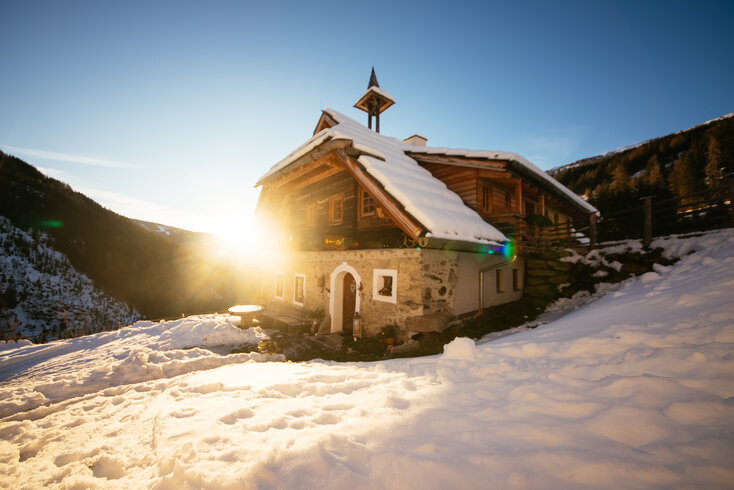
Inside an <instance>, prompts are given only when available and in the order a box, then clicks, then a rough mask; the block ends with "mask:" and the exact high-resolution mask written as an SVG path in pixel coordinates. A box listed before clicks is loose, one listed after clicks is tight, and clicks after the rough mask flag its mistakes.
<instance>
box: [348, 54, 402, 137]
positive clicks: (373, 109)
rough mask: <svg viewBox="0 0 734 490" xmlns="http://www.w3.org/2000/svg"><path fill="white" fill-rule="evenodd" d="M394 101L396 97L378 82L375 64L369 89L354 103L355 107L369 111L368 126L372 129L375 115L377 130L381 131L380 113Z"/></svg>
mask: <svg viewBox="0 0 734 490" xmlns="http://www.w3.org/2000/svg"><path fill="white" fill-rule="evenodd" d="M394 103H395V99H393V98H392V95H390V94H388V93H387V92H385V91H384V90H382V89H381V88H380V84H379V83H377V75H375V67H374V66H373V67H372V74H371V75H370V82H369V84H368V85H367V91H366V92H365V93H364V95H362V97H360V98H359V100H358V101H357V103H356V104H354V107H356V108H357V109H359V110H361V111H364V112H366V113H367V127H368V128H370V129H372V116H374V117H375V123H376V128H375V130H376V131H377V132H378V133H379V132H380V114H381V113H382V112H383V111H384V110H385V109H387V108H388V107H390V106H391V105H393V104H394Z"/></svg>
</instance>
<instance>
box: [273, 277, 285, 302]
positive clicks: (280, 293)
mask: <svg viewBox="0 0 734 490" xmlns="http://www.w3.org/2000/svg"><path fill="white" fill-rule="evenodd" d="M275 297H276V298H277V299H284V298H285V272H276V273H275Z"/></svg>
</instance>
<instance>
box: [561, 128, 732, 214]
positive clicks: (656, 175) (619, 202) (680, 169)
mask: <svg viewBox="0 0 734 490" xmlns="http://www.w3.org/2000/svg"><path fill="white" fill-rule="evenodd" d="M732 172H734V114H728V115H726V116H723V117H720V118H718V119H715V120H713V121H709V122H707V123H704V124H701V125H699V126H696V127H693V128H691V129H688V130H685V131H680V132H678V133H674V134H669V135H667V136H663V137H660V138H655V139H652V140H649V141H646V142H644V143H641V144H639V145H635V146H633V147H629V148H627V149H622V150H619V151H614V152H610V153H607V154H604V155H600V156H596V157H591V158H587V159H584V160H579V161H577V162H573V163H570V164H568V165H564V166H562V167H559V168H556V169H553V170H551V171H550V172H549V173H550V174H551V175H552V176H553V177H555V178H556V179H558V180H559V181H560V182H562V183H563V184H564V185H565V186H567V187H568V188H570V189H571V190H573V191H574V192H576V193H577V194H580V195H582V196H585V197H587V198H588V200H589V201H590V202H591V203H592V204H594V206H596V207H597V208H598V209H599V210H600V211H601V213H602V216H604V215H605V214H608V213H611V212H614V211H617V210H620V209H626V208H630V207H632V206H635V205H636V203H639V198H641V197H644V196H654V199H655V200H657V201H660V200H663V199H666V198H681V197H683V196H689V195H690V194H693V193H695V192H698V191H704V190H707V189H713V188H717V187H719V186H721V185H722V184H723V183H724V181H725V179H726V177H727V175H729V174H731V173H732Z"/></svg>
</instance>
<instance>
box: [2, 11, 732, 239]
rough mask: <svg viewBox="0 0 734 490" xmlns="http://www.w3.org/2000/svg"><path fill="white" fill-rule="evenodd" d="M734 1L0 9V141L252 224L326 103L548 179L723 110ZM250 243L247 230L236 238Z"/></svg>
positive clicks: (154, 213)
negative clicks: (265, 186)
mask: <svg viewBox="0 0 734 490" xmlns="http://www.w3.org/2000/svg"><path fill="white" fill-rule="evenodd" d="M732 26H734V2H730V1H719V2H710V1H709V2H707V1H699V2H690V1H688V2H676V1H673V2H622V1H612V2H588V1H584V2H547V1H539V2H489V1H487V2H461V1H458V2H428V1H426V2H397V1H392V2H379V1H373V2H358V3H351V2H346V1H341V2H329V1H322V2H313V3H307V2H277V1H274V2H267V3H265V2H217V1H213V2H200V1H196V2H193V1H192V2H186V1H183V2H164V1H157V2H135V1H126V2H98V1H89V2H79V1H67V2H55V1H54V2H42V1H12V0H2V2H0V60H1V61H0V62H1V63H2V75H1V76H0V108H1V109H0V149H2V150H3V151H5V152H7V153H11V154H14V155H16V156H18V157H20V158H23V159H24V160H26V161H27V162H29V163H31V164H34V165H36V166H38V167H39V168H41V169H42V170H43V171H44V172H46V173H47V174H48V175H51V176H53V177H55V178H58V179H59V180H62V181H64V182H67V183H69V184H70V185H71V186H72V187H74V188H75V189H76V190H79V191H81V192H84V193H86V194H88V195H89V196H90V197H92V198H94V199H95V200H97V201H98V202H100V203H101V204H103V205H104V206H106V207H108V208H110V209H113V210H114V211H117V212H119V213H120V214H124V215H127V216H131V217H135V218H141V219H147V220H151V221H158V222H162V223H165V224H169V225H174V226H179V227H183V228H188V229H194V230H201V231H212V232H217V233H220V234H227V233H232V232H234V231H242V230H247V229H248V226H247V225H248V223H249V220H250V217H251V215H252V212H253V210H254V206H255V203H256V201H257V195H258V190H256V189H254V188H253V185H254V183H255V181H256V180H257V178H258V177H259V176H260V175H262V174H263V173H265V172H266V171H267V169H268V168H270V167H271V166H272V165H274V164H275V163H277V162H278V160H280V159H281V158H282V157H283V156H285V155H286V154H287V153H289V152H290V151H291V150H292V149H294V148H295V147H297V146H298V145H300V144H301V143H303V142H304V141H305V140H306V139H308V138H309V137H310V136H311V132H312V131H313V128H314V126H315V124H316V121H317V120H318V117H319V115H320V110H321V109H322V108H325V107H331V108H334V109H336V110H338V111H340V112H343V113H345V114H346V115H348V116H351V117H354V118H356V119H357V120H358V121H361V122H364V121H366V115H365V114H364V113H362V112H360V111H358V110H356V109H353V108H352V106H353V104H354V103H355V102H356V101H357V99H358V98H359V96H360V95H361V94H362V93H363V92H364V90H365V89H366V85H367V81H368V79H369V73H370V69H371V67H372V66H373V65H374V66H375V70H376V72H377V76H378V79H379V81H380V85H381V87H382V88H383V89H384V90H386V91H387V92H389V93H391V94H392V95H393V96H394V97H395V99H396V105H395V106H393V107H392V108H390V109H389V110H388V111H387V112H385V113H384V114H383V116H382V118H381V130H382V132H383V133H384V134H388V135H391V136H396V137H400V138H405V137H407V136H410V135H411V134H414V133H420V134H423V135H425V136H426V137H428V144H429V145H433V146H447V147H457V148H470V149H491V150H504V151H512V152H515V153H519V154H521V155H523V156H524V157H526V158H528V159H530V160H531V161H533V162H534V163H536V164H537V165H539V166H540V167H542V168H544V169H548V168H551V167H554V166H558V165H562V164H565V163H569V162H571V161H574V160H577V159H580V158H584V157H587V156H592V155H596V154H599V153H603V152H606V151H608V150H611V149H615V148H618V147H621V146H626V145H629V144H632V143H635V142H639V141H643V140H646V139H649V138H653V137H657V136H662V135H664V134H667V133H670V132H673V131H678V130H681V129H686V128H688V127H691V126H694V125H696V124H699V123H701V122H704V121H706V120H709V119H713V118H716V117H718V116H721V115H723V114H726V113H729V112H732V111H734V90H732V87H734V61H732V60H733V59H734V57H733V56H732V52H733V51H734V29H732ZM240 239H241V240H245V239H246V237H240Z"/></svg>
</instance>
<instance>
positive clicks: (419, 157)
mask: <svg viewBox="0 0 734 490" xmlns="http://www.w3.org/2000/svg"><path fill="white" fill-rule="evenodd" d="M405 154H406V155H408V156H409V157H410V158H412V159H413V160H415V161H417V162H418V163H439V164H441V165H449V166H452V167H469V168H479V169H487V170H505V169H506V167H507V165H506V162H503V161H501V160H477V159H468V158H462V157H455V156H447V155H430V154H425V153H413V152H410V151H407V152H405Z"/></svg>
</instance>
